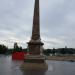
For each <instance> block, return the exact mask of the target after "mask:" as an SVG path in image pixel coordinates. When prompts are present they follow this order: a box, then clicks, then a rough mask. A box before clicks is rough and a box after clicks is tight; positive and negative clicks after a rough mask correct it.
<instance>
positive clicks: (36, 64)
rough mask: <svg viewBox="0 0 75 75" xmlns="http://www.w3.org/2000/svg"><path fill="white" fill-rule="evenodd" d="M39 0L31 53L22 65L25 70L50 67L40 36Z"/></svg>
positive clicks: (36, 1)
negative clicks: (43, 52) (46, 60)
mask: <svg viewBox="0 0 75 75" xmlns="http://www.w3.org/2000/svg"><path fill="white" fill-rule="evenodd" d="M39 17H40V16H39V0H35V7H34V17H33V28H32V37H31V40H30V41H29V42H28V49H29V52H30V53H31V54H28V55H26V57H25V60H24V64H22V67H23V68H24V69H25V70H46V69H47V68H48V66H47V64H46V62H45V56H44V55H43V54H42V51H43V45H44V43H42V42H41V38H40V20H39Z"/></svg>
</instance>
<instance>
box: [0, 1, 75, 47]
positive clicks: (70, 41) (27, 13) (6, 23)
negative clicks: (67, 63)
mask: <svg viewBox="0 0 75 75" xmlns="http://www.w3.org/2000/svg"><path fill="white" fill-rule="evenodd" d="M33 7H34V0H0V43H3V44H5V45H7V46H8V47H13V44H14V42H15V41H17V42H18V43H19V45H21V46H22V47H24V48H25V47H26V46H27V43H26V42H28V41H29V40H30V38H31V31H32V22H33V9H34V8H33ZM40 25H41V37H42V40H44V43H45V45H44V47H45V48H52V47H56V48H57V47H64V46H65V45H66V46H68V47H74V48H75V45H74V44H75V36H74V35H75V33H74V32H75V29H74V28H75V1H74V0H40ZM43 36H44V37H43Z"/></svg>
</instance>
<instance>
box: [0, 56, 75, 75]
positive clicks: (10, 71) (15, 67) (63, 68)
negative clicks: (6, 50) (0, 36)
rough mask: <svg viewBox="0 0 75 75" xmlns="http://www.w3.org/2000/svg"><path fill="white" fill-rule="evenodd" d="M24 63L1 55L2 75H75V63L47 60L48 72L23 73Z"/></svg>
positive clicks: (0, 68) (0, 72) (0, 71)
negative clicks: (22, 65)
mask: <svg viewBox="0 0 75 75" xmlns="http://www.w3.org/2000/svg"><path fill="white" fill-rule="evenodd" d="M22 63H23V61H15V60H12V58H11V56H5V55H0V75H75V62H68V61H49V60H47V61H46V63H47V64H48V70H47V71H46V72H45V71H42V70H41V71H22V70H21V69H20V65H21V64H22Z"/></svg>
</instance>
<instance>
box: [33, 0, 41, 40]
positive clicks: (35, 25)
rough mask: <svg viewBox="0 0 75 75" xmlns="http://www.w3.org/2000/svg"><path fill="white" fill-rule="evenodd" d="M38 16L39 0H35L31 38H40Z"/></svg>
mask: <svg viewBox="0 0 75 75" xmlns="http://www.w3.org/2000/svg"><path fill="white" fill-rule="evenodd" d="M39 19H40V17H39V0H35V7H34V17H33V29H32V39H33V40H38V39H40V27H39V26H40V20H39Z"/></svg>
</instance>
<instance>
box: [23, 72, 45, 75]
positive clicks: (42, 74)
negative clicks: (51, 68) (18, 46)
mask: <svg viewBox="0 0 75 75" xmlns="http://www.w3.org/2000/svg"><path fill="white" fill-rule="evenodd" d="M23 75H45V72H44V71H23Z"/></svg>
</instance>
